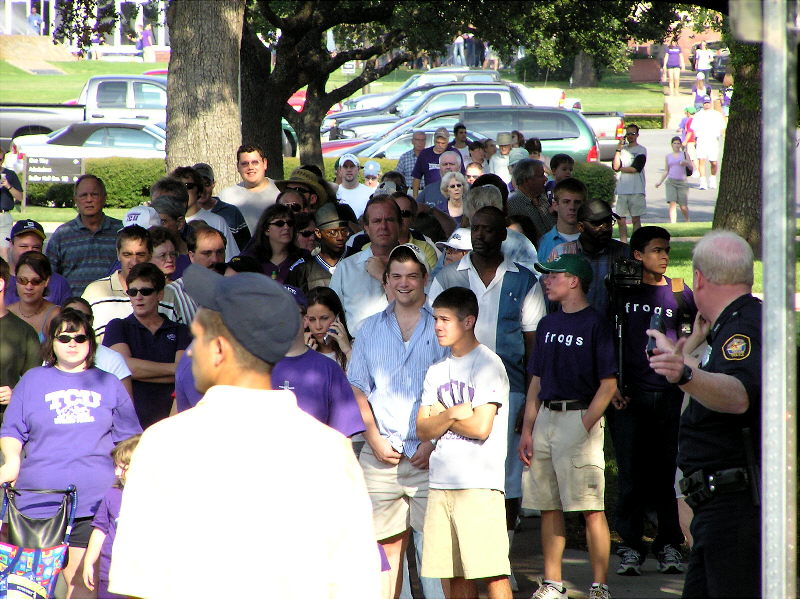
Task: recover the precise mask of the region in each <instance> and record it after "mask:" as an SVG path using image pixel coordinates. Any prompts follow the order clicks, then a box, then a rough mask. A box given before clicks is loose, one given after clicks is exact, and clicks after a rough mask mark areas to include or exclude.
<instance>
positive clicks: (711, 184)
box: [708, 178, 717, 189]
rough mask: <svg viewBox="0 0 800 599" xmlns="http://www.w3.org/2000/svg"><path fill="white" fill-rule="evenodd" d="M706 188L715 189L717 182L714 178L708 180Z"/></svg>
mask: <svg viewBox="0 0 800 599" xmlns="http://www.w3.org/2000/svg"><path fill="white" fill-rule="evenodd" d="M708 188H709V189H716V188H717V180H716V178H714V179H709V180H708Z"/></svg>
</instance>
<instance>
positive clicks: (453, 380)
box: [422, 345, 509, 491]
mask: <svg viewBox="0 0 800 599" xmlns="http://www.w3.org/2000/svg"><path fill="white" fill-rule="evenodd" d="M508 393H509V386H508V376H507V375H506V369H505V366H504V365H503V361H502V360H501V359H500V357H499V356H498V355H497V354H495V353H494V352H493V351H492V350H490V349H489V348H488V347H486V346H485V345H479V346H478V347H476V348H475V349H473V350H472V351H471V352H469V353H468V354H467V355H466V356H461V357H459V358H456V357H454V356H450V357H448V358H446V359H445V360H443V361H441V362H437V363H436V364H434V365H433V366H431V367H430V368H429V369H428V373H427V374H426V375H425V383H424V385H423V387H422V405H423V406H431V405H434V404H437V403H438V404H441V405H443V406H444V407H447V408H450V407H452V406H454V405H456V404H460V403H464V402H471V403H472V407H473V409H474V408H477V407H478V406H482V405H485V404H489V403H493V404H496V405H497V414H496V415H495V417H494V422H493V423H492V432H491V433H490V434H489V437H488V438H487V439H486V440H485V441H479V440H477V439H470V438H468V437H465V436H462V435H459V434H458V433H455V432H453V431H452V430H448V431H446V432H445V433H444V434H443V435H442V436H441V437H440V438H439V440H438V441H437V442H436V449H435V450H434V451H433V453H432V454H431V458H430V463H429V468H430V479H429V485H430V488H431V489H497V490H498V491H504V490H505V461H506V452H507V445H508V444H507V441H506V437H507V434H508Z"/></svg>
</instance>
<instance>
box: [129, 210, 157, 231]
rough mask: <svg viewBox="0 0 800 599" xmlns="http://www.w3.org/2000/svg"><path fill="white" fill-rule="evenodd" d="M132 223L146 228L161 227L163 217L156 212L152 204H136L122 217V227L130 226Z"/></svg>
mask: <svg viewBox="0 0 800 599" xmlns="http://www.w3.org/2000/svg"><path fill="white" fill-rule="evenodd" d="M131 225H139V226H140V227H144V228H145V229H149V228H150V227H160V226H161V217H160V216H159V215H158V212H156V209H155V208H152V207H151V206H134V207H133V208H131V209H130V210H128V211H127V212H126V213H125V216H124V217H123V218H122V227H123V228H125V227H130V226H131Z"/></svg>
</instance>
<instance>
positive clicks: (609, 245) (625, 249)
mask: <svg viewBox="0 0 800 599" xmlns="http://www.w3.org/2000/svg"><path fill="white" fill-rule="evenodd" d="M617 218H619V217H618V216H617V215H616V214H614V213H613V212H612V211H611V206H609V205H608V203H607V202H604V201H603V200H592V201H591V202H588V203H586V204H581V206H580V208H578V232H579V233H580V236H579V237H578V239H576V240H575V241H568V242H566V243H561V244H559V245H557V246H556V247H554V248H553V251H552V252H550V256H549V257H548V262H552V261H553V260H555V259H556V258H558V257H559V256H560V255H562V254H582V255H583V257H584V258H586V259H587V260H588V261H589V264H590V265H591V267H592V273H593V274H594V276H593V278H592V282H591V285H590V286H589V292H588V293H587V294H586V297H587V299H588V300H589V303H590V304H591V305H592V306H593V307H594V309H595V310H597V311H598V312H599V313H600V314H601V315H603V316H606V315H609V306H608V290H607V289H606V285H605V279H606V275H607V274H608V273H609V271H610V270H611V265H612V264H614V262H615V261H616V260H617V259H619V258H630V257H631V248H630V246H629V245H628V244H627V243H622V242H621V241H617V240H616V239H613V238H612V236H611V233H612V231H613V229H614V221H615V220H616V219H617ZM547 308H548V312H554V311H555V310H557V309H558V305H557V304H554V303H552V302H548V305H547Z"/></svg>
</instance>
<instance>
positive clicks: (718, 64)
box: [711, 49, 731, 82]
mask: <svg viewBox="0 0 800 599" xmlns="http://www.w3.org/2000/svg"><path fill="white" fill-rule="evenodd" d="M730 63H731V53H730V51H729V50H727V49H725V50H724V51H721V52H720V53H719V54H717V55H716V56H715V57H714V60H713V61H712V62H711V77H713V78H714V79H716V80H717V81H719V82H722V80H723V79H725V74H726V73H727V72H728V66H729V65H730Z"/></svg>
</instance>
